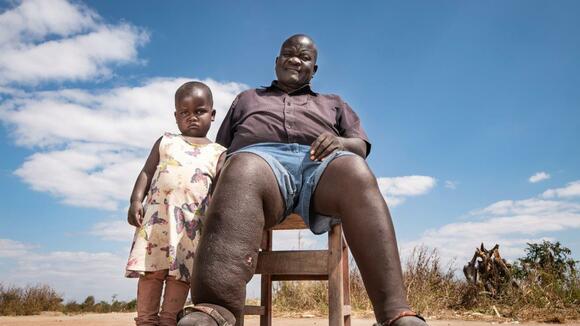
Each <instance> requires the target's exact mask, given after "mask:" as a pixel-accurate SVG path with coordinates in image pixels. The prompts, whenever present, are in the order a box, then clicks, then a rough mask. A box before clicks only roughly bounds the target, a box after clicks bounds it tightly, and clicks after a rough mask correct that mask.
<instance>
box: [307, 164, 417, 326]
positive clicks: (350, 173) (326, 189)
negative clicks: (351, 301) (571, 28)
mask: <svg viewBox="0 0 580 326" xmlns="http://www.w3.org/2000/svg"><path fill="white" fill-rule="evenodd" d="M311 202H312V205H313V206H312V210H313V211H315V212H317V213H320V214H323V215H328V216H336V217H339V218H340V219H341V222H342V226H343V230H344V235H345V237H346V240H347V242H348V244H349V246H350V249H351V251H352V254H353V256H354V259H355V261H356V263H357V266H358V268H359V270H360V272H361V276H362V278H363V281H364V284H365V288H366V289H367V293H368V295H369V298H370V300H371V302H372V304H373V308H374V312H375V316H376V318H377V320H378V321H380V322H386V321H389V320H391V319H393V318H395V317H396V316H397V315H398V314H400V313H402V312H404V311H409V310H410V307H409V305H408V304H407V301H406V296H405V288H404V284H403V275H402V271H401V263H400V259H399V253H398V249H397V240H396V238H395V231H394V228H393V223H392V220H391V215H390V213H389V209H388V207H387V204H386V203H385V200H384V198H383V196H382V195H381V193H380V191H379V187H378V184H377V180H376V178H375V176H374V175H373V173H372V172H371V171H370V169H369V168H368V165H367V164H366V162H365V160H364V159H362V158H361V157H358V156H354V155H349V156H341V157H338V158H336V159H334V160H333V161H332V162H330V163H329V165H328V166H327V167H326V169H325V170H324V173H323V174H322V176H321V177H320V180H319V182H318V185H317V186H316V190H315V192H314V195H313V197H312V201H311ZM369 248H372V250H369ZM393 325H397V326H403V325H409V326H413V325H417V326H419V325H423V326H424V325H426V323H425V322H423V321H421V320H420V319H419V318H415V317H403V318H401V319H399V320H398V321H397V322H395V323H393Z"/></svg>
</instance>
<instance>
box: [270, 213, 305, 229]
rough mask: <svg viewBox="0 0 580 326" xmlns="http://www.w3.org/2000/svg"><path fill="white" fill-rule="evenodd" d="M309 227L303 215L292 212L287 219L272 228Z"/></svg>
mask: <svg viewBox="0 0 580 326" xmlns="http://www.w3.org/2000/svg"><path fill="white" fill-rule="evenodd" d="M307 228H308V227H307V226H306V224H304V221H303V220H302V217H300V215H298V214H291V215H289V216H288V217H286V219H285V220H284V221H283V222H282V223H280V224H278V225H276V226H275V227H273V228H272V230H301V229H307Z"/></svg>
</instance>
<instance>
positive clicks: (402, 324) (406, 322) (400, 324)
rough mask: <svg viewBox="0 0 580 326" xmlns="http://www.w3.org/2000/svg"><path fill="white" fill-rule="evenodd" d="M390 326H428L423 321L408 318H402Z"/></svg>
mask: <svg viewBox="0 0 580 326" xmlns="http://www.w3.org/2000/svg"><path fill="white" fill-rule="evenodd" d="M391 326H428V325H427V323H426V322H425V321H424V320H423V319H419V318H417V317H412V316H409V317H403V318H401V319H399V320H397V321H395V322H393V323H391Z"/></svg>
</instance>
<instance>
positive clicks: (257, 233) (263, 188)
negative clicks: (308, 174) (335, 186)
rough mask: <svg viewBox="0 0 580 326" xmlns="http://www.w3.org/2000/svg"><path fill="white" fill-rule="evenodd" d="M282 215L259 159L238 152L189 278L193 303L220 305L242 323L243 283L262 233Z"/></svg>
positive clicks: (272, 182) (226, 173) (214, 201)
mask: <svg viewBox="0 0 580 326" xmlns="http://www.w3.org/2000/svg"><path fill="white" fill-rule="evenodd" d="M283 212H284V203H283V201H282V196H281V194H280V190H279V188H278V183H277V181H276V178H275V176H274V173H273V172H272V170H271V168H270V166H269V165H268V164H267V163H266V162H265V161H264V160H263V159H262V158H260V157H258V156H257V155H254V154H250V153H240V154H236V155H234V156H232V157H231V158H229V159H228V161H227V162H226V164H225V166H224V169H223V171H222V172H221V174H220V177H219V180H218V181H217V186H216V188H215V192H214V194H213V196H212V202H211V203H210V207H209V209H208V211H207V216H206V220H205V224H204V225H203V226H202V236H201V238H200V242H199V245H198V248H197V251H196V255H195V256H196V257H195V262H194V267H193V276H192V280H191V281H192V282H191V291H192V292H191V294H192V302H193V303H194V304H198V303H210V304H215V305H219V306H222V307H224V308H226V309H228V310H229V311H230V312H232V313H233V314H234V316H235V317H236V319H237V321H238V322H237V324H238V325H241V321H242V320H243V318H244V315H243V309H244V304H245V299H246V283H247V282H249V281H250V279H251V278H252V276H253V275H254V271H255V269H256V263H257V259H258V250H259V248H260V243H261V240H262V230H263V229H264V226H267V227H271V226H273V225H274V224H275V223H276V219H277V218H279V217H281V216H282V214H283ZM180 325H181V323H180Z"/></svg>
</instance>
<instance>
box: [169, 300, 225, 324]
mask: <svg viewBox="0 0 580 326" xmlns="http://www.w3.org/2000/svg"><path fill="white" fill-rule="evenodd" d="M235 324H236V318H235V317H234V315H233V314H232V313H231V312H230V311H229V310H227V309H226V308H224V307H221V306H218V305H214V304H209V303H202V304H198V305H195V306H189V307H186V308H184V311H183V313H182V314H180V318H179V319H178V323H177V326H234V325H235Z"/></svg>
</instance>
